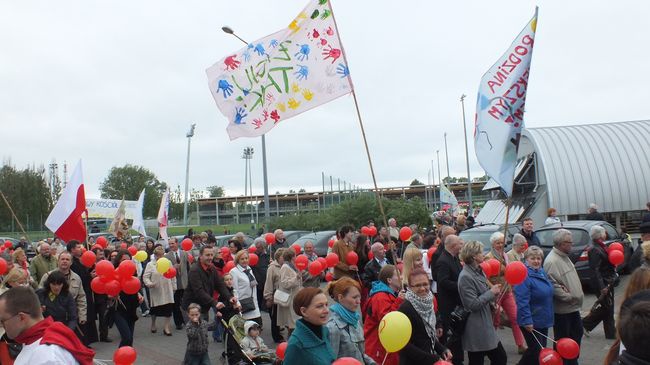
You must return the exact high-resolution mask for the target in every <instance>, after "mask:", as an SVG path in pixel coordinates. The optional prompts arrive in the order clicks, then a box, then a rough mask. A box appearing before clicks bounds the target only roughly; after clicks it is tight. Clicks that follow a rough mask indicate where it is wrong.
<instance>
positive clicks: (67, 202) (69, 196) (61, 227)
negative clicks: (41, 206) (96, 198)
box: [45, 160, 86, 242]
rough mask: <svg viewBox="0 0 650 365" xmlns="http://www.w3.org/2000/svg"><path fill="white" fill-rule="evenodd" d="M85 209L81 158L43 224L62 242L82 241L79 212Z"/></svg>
mask: <svg viewBox="0 0 650 365" xmlns="http://www.w3.org/2000/svg"><path fill="white" fill-rule="evenodd" d="M85 211H86V193H85V192H84V183H83V175H82V173H81V160H79V163H78V164H77V166H76V167H75V168H74V171H73V172H72V176H71V177H70V181H69V182H68V184H67V185H66V186H65V189H63V193H62V194H61V197H60V198H59V201H57V202H56V205H55V206H54V209H52V212H50V215H49V216H48V217H47V220H46V221H45V226H46V227H47V228H49V229H50V230H51V231H52V232H54V234H56V236H57V237H59V238H61V239H62V240H63V241H64V242H68V241H70V240H78V241H79V242H83V241H85V240H86V225H85V224H84V221H83V219H82V218H81V214H82V213H83V212H85Z"/></svg>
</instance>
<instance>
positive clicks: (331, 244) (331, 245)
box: [327, 240, 334, 248]
mask: <svg viewBox="0 0 650 365" xmlns="http://www.w3.org/2000/svg"><path fill="white" fill-rule="evenodd" d="M327 247H329V248H332V247H334V240H329V241H327Z"/></svg>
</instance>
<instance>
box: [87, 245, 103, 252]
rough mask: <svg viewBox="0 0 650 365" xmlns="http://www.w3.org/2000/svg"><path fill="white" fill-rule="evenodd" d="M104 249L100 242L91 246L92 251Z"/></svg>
mask: <svg viewBox="0 0 650 365" xmlns="http://www.w3.org/2000/svg"><path fill="white" fill-rule="evenodd" d="M103 249H104V247H102V246H101V245H98V244H94V245H93V247H91V248H90V250H91V251H95V250H103Z"/></svg>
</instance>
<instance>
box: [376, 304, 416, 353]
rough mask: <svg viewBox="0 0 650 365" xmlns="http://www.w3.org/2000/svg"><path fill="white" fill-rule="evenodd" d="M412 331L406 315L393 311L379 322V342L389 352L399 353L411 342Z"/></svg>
mask: <svg viewBox="0 0 650 365" xmlns="http://www.w3.org/2000/svg"><path fill="white" fill-rule="evenodd" d="M412 330H413V328H412V327H411V321H410V320H409V319H408V317H407V316H406V314H404V313H402V312H398V311H393V312H390V313H388V314H386V315H385V316H384V318H382V319H381V322H379V341H380V342H381V344H382V345H383V346H384V349H386V351H387V352H397V351H399V350H401V349H402V348H403V347H404V346H406V344H407V343H408V342H409V340H410V339H411V332H412Z"/></svg>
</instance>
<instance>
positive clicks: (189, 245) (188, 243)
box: [181, 238, 194, 251]
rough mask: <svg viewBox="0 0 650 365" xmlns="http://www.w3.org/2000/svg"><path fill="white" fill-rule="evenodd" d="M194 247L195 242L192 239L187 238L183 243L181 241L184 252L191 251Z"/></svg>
mask: <svg viewBox="0 0 650 365" xmlns="http://www.w3.org/2000/svg"><path fill="white" fill-rule="evenodd" d="M192 247H194V242H192V240H191V239H190V238H186V239H184V240H183V241H181V248H182V249H183V251H189V250H191V249H192Z"/></svg>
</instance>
